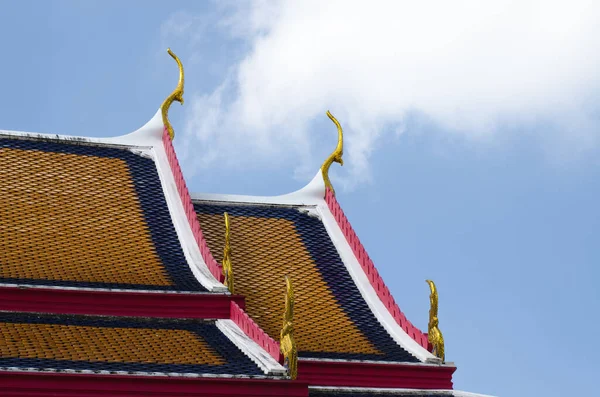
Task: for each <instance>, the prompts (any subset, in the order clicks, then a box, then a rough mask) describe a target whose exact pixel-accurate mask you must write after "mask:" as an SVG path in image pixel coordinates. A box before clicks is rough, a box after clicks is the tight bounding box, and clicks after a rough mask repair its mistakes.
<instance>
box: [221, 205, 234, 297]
mask: <svg viewBox="0 0 600 397" xmlns="http://www.w3.org/2000/svg"><path fill="white" fill-rule="evenodd" d="M224 216H225V247H224V248H223V263H222V264H223V275H224V276H225V285H226V286H227V288H228V289H229V292H231V293H232V294H233V293H234V290H233V265H232V264H231V239H230V228H229V214H228V213H227V212H226V213H225V214H224Z"/></svg>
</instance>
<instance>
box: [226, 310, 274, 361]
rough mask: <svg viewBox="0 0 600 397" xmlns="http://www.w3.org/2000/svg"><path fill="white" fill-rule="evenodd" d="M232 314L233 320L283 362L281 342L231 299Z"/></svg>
mask: <svg viewBox="0 0 600 397" xmlns="http://www.w3.org/2000/svg"><path fill="white" fill-rule="evenodd" d="M230 316H231V320H233V322H234V323H235V324H236V325H237V326H238V327H240V329H241V330H242V331H244V333H245V334H246V335H248V336H249V337H250V338H251V339H252V340H253V341H255V342H256V343H257V344H258V345H259V346H260V347H262V348H263V349H264V350H265V351H266V352H267V353H269V354H270V355H271V357H273V358H274V359H275V360H277V361H278V362H279V363H282V364H283V356H282V355H281V350H280V346H279V342H277V341H276V340H275V339H273V338H271V337H270V336H269V335H267V333H266V332H265V331H263V329H262V328H260V327H259V326H258V324H256V323H255V322H254V320H252V318H250V316H249V315H248V313H246V312H245V311H244V310H242V308H241V307H240V306H239V305H238V304H237V303H236V302H234V301H231V314H230Z"/></svg>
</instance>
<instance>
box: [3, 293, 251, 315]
mask: <svg viewBox="0 0 600 397" xmlns="http://www.w3.org/2000/svg"><path fill="white" fill-rule="evenodd" d="M232 302H235V304H236V305H238V306H240V307H241V308H243V307H244V299H243V297H242V296H240V295H225V294H175V293H151V292H116V291H90V290H67V289H54V288H23V287H0V310H6V311H21V312H37V313H57V314H88V315H104V316H133V317H164V318H201V319H228V318H230V311H231V303H232Z"/></svg>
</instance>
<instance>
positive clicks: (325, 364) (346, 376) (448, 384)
mask: <svg viewBox="0 0 600 397" xmlns="http://www.w3.org/2000/svg"><path fill="white" fill-rule="evenodd" d="M454 371H456V367H451V366H429V365H428V366H425V365H406V364H404V365H402V364H379V363H356V362H340V361H312V360H299V361H298V381H301V382H306V383H308V384H310V385H314V386H317V385H319V386H346V387H389V388H408V389H443V390H452V374H453V373H454Z"/></svg>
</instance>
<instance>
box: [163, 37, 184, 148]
mask: <svg viewBox="0 0 600 397" xmlns="http://www.w3.org/2000/svg"><path fill="white" fill-rule="evenodd" d="M167 52H168V53H169V55H171V56H172V57H173V59H174V60H175V61H176V62H177V66H178V67H179V82H178V83H177V87H175V89H174V90H173V92H172V93H171V95H169V96H168V97H167V99H165V101H164V102H163V103H162V105H161V106H160V109H161V111H162V119H163V124H164V126H165V127H167V131H169V136H170V137H171V140H173V138H175V131H173V126H172V125H171V122H170V121H169V108H170V107H171V104H172V103H173V101H177V102H179V103H181V104H182V105H183V65H182V64H181V61H180V60H179V58H178V57H177V55H175V54H174V53H173V52H172V51H171V49H170V48H168V49H167Z"/></svg>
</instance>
